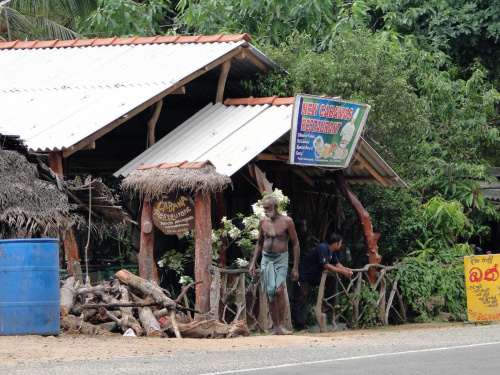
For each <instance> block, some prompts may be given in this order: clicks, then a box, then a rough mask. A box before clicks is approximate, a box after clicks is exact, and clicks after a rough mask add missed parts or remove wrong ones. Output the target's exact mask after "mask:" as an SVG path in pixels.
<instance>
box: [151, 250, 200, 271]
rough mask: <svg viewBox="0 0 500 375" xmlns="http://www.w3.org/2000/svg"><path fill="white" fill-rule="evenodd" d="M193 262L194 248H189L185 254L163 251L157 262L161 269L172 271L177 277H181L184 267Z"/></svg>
mask: <svg viewBox="0 0 500 375" xmlns="http://www.w3.org/2000/svg"><path fill="white" fill-rule="evenodd" d="M193 260H194V247H191V246H190V247H189V248H188V249H187V250H186V251H185V252H180V251H177V250H175V249H171V250H167V251H165V254H163V255H162V257H161V258H160V260H159V261H158V265H159V266H160V267H162V268H166V269H170V270H173V271H175V272H176V273H177V274H178V275H183V274H184V267H185V265H186V264H187V263H189V262H192V261H193Z"/></svg>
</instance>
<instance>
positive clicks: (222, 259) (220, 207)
mask: <svg viewBox="0 0 500 375" xmlns="http://www.w3.org/2000/svg"><path fill="white" fill-rule="evenodd" d="M224 216H226V202H225V201H224V196H223V194H222V192H217V193H216V194H215V217H216V218H217V224H218V225H219V227H220V228H223V227H224V224H222V222H221V221H222V218H223V217H224ZM221 240H222V244H221V246H220V252H219V259H217V266H218V267H220V268H226V260H227V258H226V246H227V237H222V238H221Z"/></svg>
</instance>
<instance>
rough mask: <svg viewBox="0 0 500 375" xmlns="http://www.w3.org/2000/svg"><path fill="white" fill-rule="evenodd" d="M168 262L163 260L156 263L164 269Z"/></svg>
mask: <svg viewBox="0 0 500 375" xmlns="http://www.w3.org/2000/svg"><path fill="white" fill-rule="evenodd" d="M166 262H167V260H166V259H165V258H161V259H160V260H159V261H158V262H156V263H157V264H158V265H159V266H160V267H163V266H164V265H165V263H166Z"/></svg>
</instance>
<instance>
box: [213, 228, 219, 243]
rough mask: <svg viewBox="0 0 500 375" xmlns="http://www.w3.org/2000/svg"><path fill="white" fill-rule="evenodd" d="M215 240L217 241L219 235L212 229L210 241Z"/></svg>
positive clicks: (214, 241)
mask: <svg viewBox="0 0 500 375" xmlns="http://www.w3.org/2000/svg"><path fill="white" fill-rule="evenodd" d="M217 241H219V236H217V234H216V233H215V231H214V230H212V243H216V242H217Z"/></svg>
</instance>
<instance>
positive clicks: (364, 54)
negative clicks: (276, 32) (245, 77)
mask: <svg viewBox="0 0 500 375" xmlns="http://www.w3.org/2000/svg"><path fill="white" fill-rule="evenodd" d="M264 52H265V53H266V55H268V56H269V57H270V58H272V59H273V60H274V61H276V62H277V63H278V64H279V65H281V66H282V67H283V68H284V69H285V70H286V71H287V72H289V73H290V75H289V76H288V77H286V78H283V79H282V80H281V81H280V79H281V77H280V76H279V75H277V74H273V73H270V74H266V75H263V76H261V77H260V79H259V80H257V82H256V83H253V84H249V85H247V87H248V88H249V89H253V90H252V91H251V92H250V94H252V95H265V96H271V95H274V94H275V93H274V92H273V90H275V89H278V90H282V89H283V88H286V87H288V92H287V94H288V95H289V96H290V95H293V94H294V93H299V92H300V93H304V94H313V95H323V94H326V95H327V96H332V97H333V96H340V97H341V98H342V99H346V100H353V101H358V102H363V103H369V104H370V105H371V111H370V114H369V116H368V119H367V123H366V125H365V130H364V131H365V137H366V138H368V139H375V140H376V143H374V142H372V144H374V145H375V146H376V147H377V149H378V150H379V151H380V152H382V153H383V156H384V158H386V159H387V160H388V161H391V160H393V161H397V162H398V163H397V164H396V165H403V163H399V161H401V160H408V158H409V156H410V152H411V147H410V146H411V145H414V144H416V143H418V142H419V140H420V139H421V138H422V136H423V132H424V131H425V127H424V126H422V124H425V123H426V119H425V116H426V115H427V109H426V106H425V101H423V100H422V99H420V98H418V96H417V95H416V92H415V90H414V88H413V87H411V85H410V84H409V79H410V75H411V74H412V70H411V69H409V67H408V63H407V58H408V56H407V54H406V51H405V50H404V49H402V48H400V47H399V46H398V45H395V44H394V43H392V42H391V41H390V40H388V39H387V37H386V36H385V35H382V34H377V35H372V34H371V33H369V32H365V31H357V32H348V31H339V32H338V33H337V35H336V39H335V45H334V47H332V48H331V49H328V50H326V51H324V52H322V53H318V52H316V50H315V48H314V47H313V46H312V42H311V38H310V37H308V36H307V35H304V34H298V33H294V34H292V35H291V36H289V37H288V38H287V39H286V41H285V42H283V43H281V44H280V45H279V46H278V47H269V48H264ZM266 84H268V85H269V90H268V91H266V90H265V89H264V88H263V87H265V86H266ZM387 150H390V153H389V152H387Z"/></svg>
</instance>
